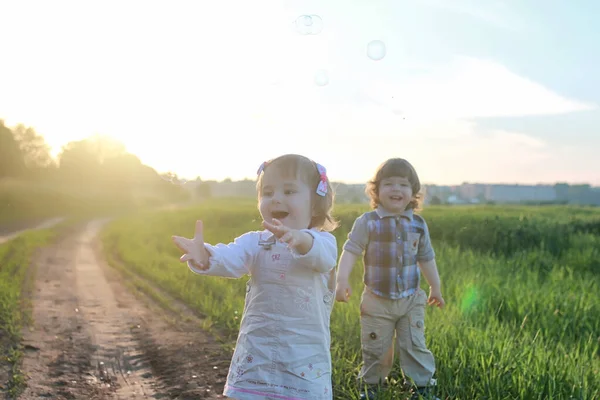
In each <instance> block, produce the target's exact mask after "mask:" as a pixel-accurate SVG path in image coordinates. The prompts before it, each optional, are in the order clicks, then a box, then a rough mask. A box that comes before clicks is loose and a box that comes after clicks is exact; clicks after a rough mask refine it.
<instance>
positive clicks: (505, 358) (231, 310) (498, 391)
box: [103, 200, 600, 399]
mask: <svg viewBox="0 0 600 400" xmlns="http://www.w3.org/2000/svg"><path fill="white" fill-rule="evenodd" d="M366 210H367V207H366V206H365V205H360V206H359V205H353V206H340V207H338V208H337V210H336V216H337V218H338V219H339V220H340V221H341V227H340V228H339V229H337V230H336V231H335V235H336V237H337V239H338V246H339V247H340V250H341V246H342V244H343V242H344V240H345V238H346V236H347V233H348V231H349V229H350V228H351V226H352V223H353V221H354V219H355V218H356V217H357V216H358V215H360V213H362V212H364V211H366ZM422 214H423V216H424V217H425V218H426V219H427V221H428V224H429V228H430V231H431V236H432V240H433V244H434V246H435V250H436V253H437V261H438V266H439V270H440V276H441V279H442V285H443V294H444V297H445V299H446V302H447V307H446V308H445V309H443V310H439V309H433V308H431V309H428V311H427V319H426V324H427V343H428V346H429V348H430V349H431V351H432V352H433V353H434V355H435V357H436V363H437V368H438V369H437V373H436V377H437V379H438V391H437V395H438V396H439V397H442V398H457V399H459V398H460V399H517V398H519V399H549V398H552V399H570V398H575V399H595V398H599V397H600V357H599V356H600V231H599V229H600V210H599V209H593V208H570V207H553V206H552V207H551V206H548V207H517V206H515V207H503V206H485V207H484V206H478V207H453V208H451V207H441V206H440V207H431V208H428V209H426V210H425V211H424V212H423V213H422ZM196 219H202V220H203V221H204V226H205V238H206V240H207V241H209V242H211V243H217V242H224V243H227V242H229V241H231V240H232V239H233V238H234V237H235V236H237V235H240V234H241V233H243V232H246V231H248V230H255V229H259V227H260V216H259V214H258V211H257V210H256V204H255V202H254V201H252V200H248V201H242V200H236V201H234V200H231V201H223V200H219V201H212V202H208V203H205V204H203V205H201V206H198V207H197V208H194V209H187V210H180V211H176V212H160V213H142V214H138V215H136V216H133V217H130V218H124V219H119V220H115V221H114V222H113V223H111V224H110V225H109V226H108V227H107V229H106V230H105V231H104V233H103V241H104V247H105V251H106V253H107V257H108V258H109V261H110V262H111V263H112V264H113V265H116V264H118V265H119V266H120V267H121V268H126V269H127V270H128V271H129V272H132V273H134V274H136V275H137V276H140V277H143V278H146V279H148V280H150V281H152V282H154V283H156V284H157V286H159V287H160V288H162V289H163V290H165V291H167V292H168V293H169V294H171V295H172V296H174V297H176V298H178V299H180V300H182V301H184V302H185V303H187V304H188V305H189V306H191V307H192V308H194V309H196V310H198V311H199V312H202V313H204V314H205V315H207V317H208V318H207V322H206V324H205V327H210V326H214V327H216V328H218V329H219V331H221V332H225V333H226V335H228V338H229V339H234V338H235V336H236V334H237V329H238V326H239V317H240V316H241V312H242V310H243V304H244V294H245V281H246V279H245V278H242V279H239V280H228V279H222V278H213V277H199V276H195V275H193V274H192V273H191V272H190V271H188V270H187V268H186V267H185V266H183V265H181V264H180V263H179V262H178V258H179V256H180V253H179V251H178V250H177V249H176V248H175V247H174V246H173V244H172V243H171V241H170V236H171V235H172V234H179V235H188V236H191V234H192V231H193V227H194V221H195V220H196ZM361 277H362V265H358V266H357V267H355V269H354V271H353V274H352V276H351V279H352V284H353V290H354V295H353V297H352V299H351V302H350V303H349V304H341V303H337V304H336V306H335V307H334V311H333V316H332V357H333V362H334V373H333V382H334V391H335V397H336V399H354V398H357V396H358V389H357V385H356V378H355V377H356V374H357V371H358V369H359V367H360V362H361V356H360V341H359V332H360V327H359V301H360V293H361V291H362V287H363V285H362V282H361ZM424 288H425V283H424ZM147 290H151V289H150V288H148V289H147ZM394 374H395V375H396V376H399V370H398V368H396V370H395V371H394ZM392 393H395V394H394V395H392ZM388 395H389V396H388V397H389V398H403V396H404V395H399V394H398V391H393V390H392V391H389V392H388ZM394 396H395V397H394Z"/></svg>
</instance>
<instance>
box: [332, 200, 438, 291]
mask: <svg viewBox="0 0 600 400" xmlns="http://www.w3.org/2000/svg"><path fill="white" fill-rule="evenodd" d="M344 250H345V251H348V252H350V253H353V254H355V255H357V256H361V255H363V254H364V258H363V259H364V265H365V274H364V282H365V285H366V286H367V287H368V288H369V290H371V292H373V293H374V294H376V295H378V296H382V297H386V298H389V299H400V298H403V297H407V296H410V295H411V294H413V293H415V291H416V290H417V289H418V288H419V284H420V276H421V273H420V269H419V266H418V264H417V262H418V261H421V262H425V261H430V260H433V259H434V258H435V253H434V251H433V248H432V246H431V240H430V238H429V230H428V229H427V224H426V223H425V220H424V219H423V217H421V216H420V215H416V214H413V211H412V210H407V211H405V212H403V213H402V214H400V215H396V214H391V213H389V212H387V211H385V210H384V209H381V208H378V209H376V210H374V211H370V212H367V213H365V214H363V215H361V216H360V217H358V218H357V219H356V221H355V222H354V226H353V227H352V231H350V233H349V234H348V240H347V241H346V243H344Z"/></svg>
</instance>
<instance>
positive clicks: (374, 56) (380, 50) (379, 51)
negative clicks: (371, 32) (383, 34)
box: [367, 40, 386, 61]
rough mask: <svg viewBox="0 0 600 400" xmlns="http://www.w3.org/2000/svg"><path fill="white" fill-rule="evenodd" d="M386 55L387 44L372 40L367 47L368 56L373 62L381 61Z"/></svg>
mask: <svg viewBox="0 0 600 400" xmlns="http://www.w3.org/2000/svg"><path fill="white" fill-rule="evenodd" d="M385 53H386V51H385V43H383V42H382V41H381V40H372V41H370V42H369V44H368V45H367V56H368V57H369V58H370V59H371V60H373V61H379V60H381V59H382V58H383V57H385Z"/></svg>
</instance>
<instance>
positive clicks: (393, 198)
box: [390, 196, 402, 201]
mask: <svg viewBox="0 0 600 400" xmlns="http://www.w3.org/2000/svg"><path fill="white" fill-rule="evenodd" d="M390 199H392V200H397V201H402V197H400V196H391V197H390Z"/></svg>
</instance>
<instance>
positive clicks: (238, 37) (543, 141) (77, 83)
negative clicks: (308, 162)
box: [0, 0, 600, 187]
mask: <svg viewBox="0 0 600 400" xmlns="http://www.w3.org/2000/svg"><path fill="white" fill-rule="evenodd" d="M65 9H68V11H69V12H64V10H65ZM0 11H1V12H2V14H3V16H4V22H3V24H2V26H0V37H11V40H10V41H7V42H6V43H5V54H6V55H7V60H10V62H5V63H3V64H2V65H1V66H0V87H2V88H3V96H2V97H1V98H0V119H4V120H5V122H6V124H7V126H14V125H16V124H19V123H22V124H24V125H26V126H29V127H32V128H34V129H35V130H36V132H37V133H38V134H39V135H41V136H43V137H44V138H45V139H46V141H47V143H48V144H49V145H50V146H51V148H52V153H53V155H56V154H57V153H58V152H59V150H60V148H61V147H62V146H64V145H66V144H67V143H69V142H71V141H77V140H82V139H85V138H88V137H90V136H92V135H94V134H102V135H107V136H110V137H113V138H115V139H116V140H118V141H120V142H121V143H123V144H124V145H125V147H126V149H127V151H128V152H130V153H132V154H134V155H136V156H137V157H138V158H139V159H140V160H141V161H142V162H143V163H144V164H146V165H148V166H150V167H152V168H154V169H155V170H156V171H157V172H159V173H167V172H169V171H170V172H174V173H176V174H177V175H178V176H179V177H181V178H184V179H188V180H193V179H195V178H196V177H197V176H199V177H200V178H201V179H202V180H204V181H207V180H216V181H223V180H225V179H227V178H230V179H232V180H233V181H239V180H244V179H250V180H254V179H255V175H254V173H255V171H256V169H257V168H258V166H259V165H260V163H261V162H262V161H264V160H267V159H270V158H273V157H277V156H279V155H281V154H285V153H299V154H303V155H306V156H307V157H309V158H312V159H314V160H316V161H318V162H319V163H321V164H322V165H324V166H325V167H326V168H327V173H328V176H329V177H330V179H331V180H332V181H333V182H340V183H345V184H364V183H365V182H366V181H367V180H368V179H369V178H370V177H371V176H372V174H373V173H374V171H375V169H376V168H377V166H378V165H379V164H380V163H381V162H383V161H385V159H387V158H391V157H402V158H406V159H407V160H408V161H410V162H411V163H412V164H413V165H414V167H415V169H416V170H417V173H418V175H419V178H420V180H421V181H422V182H432V183H427V184H428V185H437V186H459V185H461V184H462V183H464V182H468V183H473V184H477V183H481V184H506V185H514V184H517V185H554V184H556V183H568V184H570V185H577V184H589V185H590V186H593V187H597V186H600V173H598V171H600V158H598V157H597V156H596V152H597V150H598V149H600V135H597V132H598V131H600V107H599V104H600V90H599V89H600V77H599V76H597V74H596V73H595V71H597V70H598V69H600V53H597V52H594V51H593V49H594V48H595V47H594V46H595V45H594V43H596V42H597V40H598V39H600V28H599V27H597V26H596V25H594V24H593V22H592V21H591V20H590V18H589V16H590V15H595V14H596V13H598V12H600V5H599V4H597V3H595V2H593V1H590V0H582V1H581V2H578V4H577V7H575V6H573V5H571V6H569V5H568V4H547V5H546V6H545V7H544V12H543V13H541V12H539V8H538V9H536V8H535V7H534V6H533V5H531V4H522V3H520V2H518V1H516V0H508V1H502V2H501V1H490V2H487V3H486V4H485V5H483V4H480V3H475V2H473V1H469V0H458V1H456V2H452V3H448V2H444V1H442V0H423V1H421V2H419V3H417V4H415V3H413V2H410V1H388V0H385V1H383V0H381V1H374V2H372V3H369V5H368V6H367V5H361V4H358V3H355V4H346V3H343V2H341V1H333V2H329V3H327V4H321V3H320V2H317V1H316V0H310V1H305V2H303V3H302V4H296V3H294V2H291V1H285V2H276V1H267V2H263V3H260V4H258V5H256V4H246V3H241V4H238V2H226V1H225V2H220V3H218V4H212V5H211V6H206V5H202V4H197V3H194V2H193V1H183V2H180V3H177V4H172V3H166V2H164V3H161V2H153V3H148V2H142V1H132V2H128V3H122V2H117V1H106V2H102V3H79V2H76V1H59V2H58V5H57V3H56V2H53V3H52V4H48V3H44V2H40V1H22V2H14V3H10V4H3V5H1V6H0ZM307 15H308V16H310V19H306V17H304V16H307ZM558 24H560V25H561V29H560V30H559V31H560V32H559V31H558V30H557V29H556V26H557V25H558ZM24 26H27V29H23V27H24ZM108 26H110V29H107V27H108ZM434 26H435V28H433V27H434ZM374 41H380V42H374ZM573 43H577V46H573ZM550 60H551V62H550ZM40 61H43V62H40ZM234 145H235V148H234ZM357 149H358V150H359V151H358V152H357V151H356V150H357ZM594 171H595V172H594ZM455 182H460V183H455ZM423 184H424V185H425V184H426V183H423Z"/></svg>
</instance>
